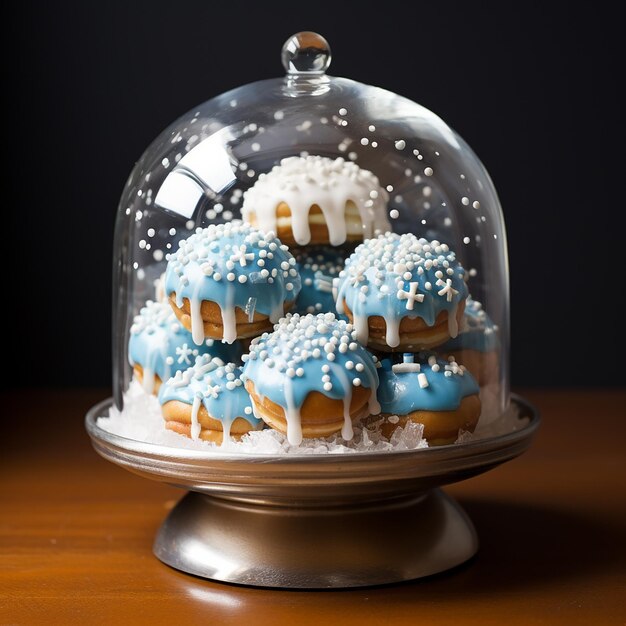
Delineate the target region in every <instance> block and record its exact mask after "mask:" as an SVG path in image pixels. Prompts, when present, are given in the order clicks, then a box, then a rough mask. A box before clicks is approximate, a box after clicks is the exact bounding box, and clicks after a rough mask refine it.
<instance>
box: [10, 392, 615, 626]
mask: <svg viewBox="0 0 626 626" xmlns="http://www.w3.org/2000/svg"><path fill="white" fill-rule="evenodd" d="M524 395H525V396H526V397H527V398H528V399H529V400H530V401H531V402H533V403H535V404H536V405H537V406H538V407H539V409H540V411H541V413H542V417H543V425H542V428H541V430H540V433H539V434H538V436H537V439H536V441H535V443H534V444H533V446H532V448H531V450H530V451H529V452H527V453H526V454H525V455H524V456H523V457H521V458H519V459H516V460H514V461H512V462H510V463H508V464H506V465H503V466H501V467H498V468H496V469H495V470H493V471H491V472H488V473H487V474H484V475H482V476H479V477H477V478H473V479H471V480H468V481H466V482H463V483H459V484H456V485H453V486H451V487H449V488H448V489H447V491H448V492H449V493H450V494H452V495H453V496H454V497H456V498H457V499H458V500H459V502H461V504H462V505H463V507H464V508H465V509H466V511H467V512H468V513H469V515H470V517H471V518H472V519H473V521H474V523H475V525H476V528H477V530H478V533H479V536H480V540H481V548H480V551H479V553H478V555H477V556H476V557H475V558H474V559H473V560H472V561H470V562H469V563H468V564H466V565H464V566H461V567H460V568H457V569H456V570H454V571H451V572H448V573H446V574H442V575H438V576H434V577H431V578H429V579H426V580H421V581H417V582H412V583H406V584H402V585H394V586H388V587H379V588H369V589H360V590H354V591H350V590H347V591H323V592H320V591H275V590H265V589H254V588H246V587H236V586H232V585H224V584H220V583H214V582H210V581H205V580H202V579H199V578H194V577H192V576H187V575H185V574H182V573H180V572H177V571H175V570H173V569H170V568H169V567H167V566H166V565H163V564H162V563H160V562H159V561H158V560H157V559H156V558H155V557H153V556H152V552H151V545H152V540H153V538H154V535H155V532H156V530H157V528H158V526H159V524H160V523H161V521H162V520H163V518H164V516H165V514H166V513H167V511H168V510H169V509H170V508H171V507H172V506H173V505H174V503H175V502H176V500H177V499H178V498H179V497H180V496H181V492H180V491H179V490H178V489H175V488H173V487H168V486H166V485H163V484H159V483H153V482H151V481H149V480H146V479H142V478H139V477H137V476H135V475H133V474H131V473H129V472H126V471H124V470H122V469H120V468H119V467H116V466H114V465H112V464H110V463H108V462H106V461H104V460H103V459H101V458H100V457H99V456H98V455H97V454H96V453H95V452H94V451H93V450H92V448H91V446H90V443H89V440H88V437H87V435H86V433H85V431H84V428H83V417H84V413H85V411H86V410H87V409H88V408H89V406H90V405H92V404H94V403H95V402H96V401H98V400H100V399H102V398H104V397H105V396H106V392H105V391H19V392H10V393H5V394H3V397H2V406H3V409H4V419H3V421H4V431H3V434H2V447H3V450H2V452H1V456H0V468H1V474H0V475H1V478H2V480H1V481H0V496H1V500H0V503H1V504H0V623H1V624H39V623H41V624H44V623H45V624H118V623H119V624H140V623H150V624H153V625H154V624H170V625H171V624H187V623H189V624H196V623H198V624H199V623H211V624H252V625H254V626H262V625H263V624H273V625H280V624H289V625H294V624H328V625H331V624H342V625H343V624H359V625H364V624H377V625H378V624H434V623H438V624H452V623H454V624H481V625H486V624H507V626H509V625H513V624H525V625H528V624H568V625H572V624H623V623H624V621H625V619H626V575H625V574H626V551H625V546H626V493H625V481H624V477H625V476H626V466H625V465H626V464H625V455H624V450H625V445H624V442H625V441H626V392H624V391H615V390H613V391H605V392H602V391H597V392H588V391H587V392H583V391H537V390H536V391H528V392H526V393H525V394H524ZM407 530H408V529H401V530H399V531H398V532H391V533H390V535H389V541H390V542H391V541H403V540H406V539H407V537H408V532H407ZM320 549H323V546H322V545H320Z"/></svg>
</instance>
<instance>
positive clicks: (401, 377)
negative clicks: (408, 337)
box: [378, 353, 479, 415]
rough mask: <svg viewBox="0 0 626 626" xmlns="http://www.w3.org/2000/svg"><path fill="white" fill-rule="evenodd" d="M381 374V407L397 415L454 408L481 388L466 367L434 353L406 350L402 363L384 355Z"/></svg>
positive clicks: (379, 400)
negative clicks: (438, 357)
mask: <svg viewBox="0 0 626 626" xmlns="http://www.w3.org/2000/svg"><path fill="white" fill-rule="evenodd" d="M422 375H423V376H422ZM378 376H379V378H380V385H379V387H378V402H379V403H380V407H381V411H382V412H383V413H392V414H395V415H407V414H408V413H412V412H413V411H419V410H425V411H453V410H455V409H458V408H459V406H460V404H461V400H462V399H463V398H465V397H467V396H471V395H474V394H477V393H478V392H479V387H478V384H477V383H476V380H475V379H474V377H473V376H472V375H471V374H470V373H469V372H468V371H467V370H465V369H464V368H462V367H461V366H459V365H458V364H457V363H456V362H454V361H443V360H438V359H437V358H436V357H435V356H434V355H433V354H432V353H420V354H418V355H413V354H405V355H404V362H403V363H396V364H393V365H392V363H391V360H390V359H384V360H383V361H382V367H381V368H380V369H379V370H378Z"/></svg>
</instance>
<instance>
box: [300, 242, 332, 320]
mask: <svg viewBox="0 0 626 626" xmlns="http://www.w3.org/2000/svg"><path fill="white" fill-rule="evenodd" d="M343 267H344V260H343V257H342V256H341V255H340V254H339V253H338V251H337V249H336V248H324V247H321V246H320V247H316V248H309V249H307V250H303V251H301V252H300V253H298V254H296V268H297V269H298V272H299V274H300V278H301V279H302V289H301V290H300V293H299V294H298V299H297V300H296V306H295V309H294V313H300V314H301V315H306V314H307V313H314V314H317V313H327V312H331V313H334V312H335V298H334V296H333V280H334V279H335V278H337V277H338V276H339V272H341V270H342V269H343Z"/></svg>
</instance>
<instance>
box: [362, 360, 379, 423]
mask: <svg viewBox="0 0 626 626" xmlns="http://www.w3.org/2000/svg"><path fill="white" fill-rule="evenodd" d="M365 373H366V374H367V380H368V383H369V387H370V390H371V392H372V393H370V399H369V402H368V407H367V408H368V410H369V412H370V415H378V414H379V413H380V403H379V402H378V397H377V394H376V390H377V389H378V379H377V378H376V377H375V376H374V374H373V373H372V372H371V371H370V369H369V368H368V367H366V368H365Z"/></svg>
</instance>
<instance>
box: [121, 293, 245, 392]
mask: <svg viewBox="0 0 626 626" xmlns="http://www.w3.org/2000/svg"><path fill="white" fill-rule="evenodd" d="M241 352H242V348H241V346H240V345H239V343H238V342H237V343H234V344H232V345H231V346H229V345H226V344H222V343H220V342H217V341H214V340H213V339H206V340H205V341H204V342H203V343H202V345H200V346H197V345H196V344H195V343H194V342H193V340H192V338H191V333H190V332H189V331H188V330H187V329H185V328H183V326H182V325H181V324H180V322H179V321H178V320H177V319H176V316H175V315H174V313H173V312H172V308H171V307H170V305H169V304H167V303H166V302H152V301H151V300H148V301H147V302H146V305H145V306H144V307H143V308H142V309H141V310H140V312H139V315H136V316H135V319H134V320H133V325H132V326H131V328H130V339H129V342H128V359H129V361H130V364H131V365H132V366H133V370H134V374H135V377H136V378H137V380H139V381H140V382H141V384H142V385H143V388H144V389H145V391H146V392H147V393H156V392H158V390H159V387H160V385H161V383H162V382H163V381H164V380H167V379H168V378H170V377H171V376H174V374H176V372H178V371H181V370H186V369H187V368H188V367H189V366H190V365H192V364H193V362H194V360H195V358H196V357H197V356H198V355H201V354H210V355H211V356H216V357H220V358H222V359H227V360H238V359H239V358H240V357H241Z"/></svg>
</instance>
